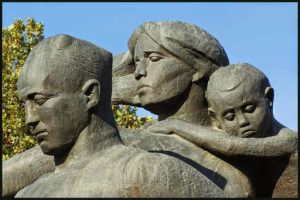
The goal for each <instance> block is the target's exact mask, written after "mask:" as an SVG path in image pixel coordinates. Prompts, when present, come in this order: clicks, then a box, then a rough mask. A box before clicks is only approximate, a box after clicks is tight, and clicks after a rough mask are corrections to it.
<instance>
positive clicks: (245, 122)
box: [238, 112, 250, 127]
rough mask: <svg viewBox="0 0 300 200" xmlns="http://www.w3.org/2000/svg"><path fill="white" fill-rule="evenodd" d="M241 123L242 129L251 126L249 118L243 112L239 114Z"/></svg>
mask: <svg viewBox="0 0 300 200" xmlns="http://www.w3.org/2000/svg"><path fill="white" fill-rule="evenodd" d="M238 118H239V123H240V127H246V126H248V125H250V122H249V120H248V118H247V116H245V114H244V113H243V112H241V113H240V114H239V117H238Z"/></svg>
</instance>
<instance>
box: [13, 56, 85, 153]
mask: <svg viewBox="0 0 300 200" xmlns="http://www.w3.org/2000/svg"><path fill="white" fill-rule="evenodd" d="M51 64H56V63H53V62H51V61H49V60H48V62H34V63H33V64H32V65H31V66H29V67H28V66H27V70H23V71H22V74H21V76H22V80H21V81H20V80H19V81H20V82H19V83H18V91H19V97H20V100H21V101H22V102H23V103H24V105H25V112H26V124H27V125H28V126H29V127H30V128H31V132H32V134H33V135H34V136H35V138H36V140H37V142H38V144H39V145H40V147H41V149H42V151H43V152H44V153H45V154H48V155H58V154H60V153H63V152H64V151H65V150H67V149H69V148H71V147H72V145H73V144H74V142H75V141H76V139H77V136H78V135H79V133H80V132H81V131H82V130H83V129H84V128H85V127H86V126H87V123H88V111H87V108H86V104H85V99H84V96H83V94H81V92H80V90H79V91H78V92H68V87H69V86H68V83H66V82H64V80H65V79H67V76H68V75H67V74H66V73H65V70H64V69H65V67H64V66H63V65H62V66H60V67H56V69H59V70H53V68H52V70H51V67H50V66H49V65H51Z"/></svg>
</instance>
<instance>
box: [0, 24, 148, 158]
mask: <svg viewBox="0 0 300 200" xmlns="http://www.w3.org/2000/svg"><path fill="white" fill-rule="evenodd" d="M43 32H44V25H43V24H42V23H41V22H36V21H35V20H34V19H32V18H28V19H27V23H26V24H25V23H24V22H23V20H21V19H18V20H16V21H14V22H13V24H12V25H10V26H9V27H7V28H6V27H4V28H2V129H3V137H2V144H3V146H2V160H6V159H8V158H10V157H12V156H14V155H15V154H18V153H21V152H23V151H25V150H27V149H29V148H31V147H32V146H34V145H35V144H36V142H35V139H34V138H33V137H32V136H31V135H30V134H28V133H29V130H28V128H27V127H26V125H25V110H24V107H22V106H21V105H20V104H19V98H18V93H17V80H18V77H19V74H20V71H21V68H22V66H23V65H24V62H25V60H26V58H27V56H28V54H29V52H30V51H31V49H32V48H33V47H34V46H35V45H36V44H37V43H38V42H40V41H41V40H42V39H43V38H44V36H43ZM136 110H137V108H136V107H131V106H121V105H113V112H114V115H115V118H116V121H117V123H118V125H120V126H124V127H126V128H140V127H141V126H142V125H144V124H145V123H146V122H150V121H151V120H152V118H151V117H138V116H137V115H136Z"/></svg>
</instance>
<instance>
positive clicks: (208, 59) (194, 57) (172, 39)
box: [128, 21, 229, 77]
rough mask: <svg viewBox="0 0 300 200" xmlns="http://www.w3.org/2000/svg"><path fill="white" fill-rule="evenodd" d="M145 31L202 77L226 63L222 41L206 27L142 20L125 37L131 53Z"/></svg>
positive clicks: (178, 22)
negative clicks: (128, 36) (140, 23)
mask: <svg viewBox="0 0 300 200" xmlns="http://www.w3.org/2000/svg"><path fill="white" fill-rule="evenodd" d="M142 34H146V35H148V36H149V37H150V38H151V39H152V40H154V41H155V42H156V43H158V44H159V45H160V46H162V47H163V48H165V49H166V50H168V51H169V52H171V53H172V54H173V55H175V56H177V57H178V58H179V59H180V60H182V61H183V62H185V63H186V64H188V65H190V66H191V67H193V68H195V69H196V70H197V71H198V72H201V76H202V77H208V76H210V75H211V74H212V73H213V72H214V71H215V70H216V69H217V68H219V67H222V66H226V65H228V64H229V61H228V57H227V55H226V53H225V50H224V49H223V47H222V45H221V44H220V43H219V42H218V40H217V39H216V38H214V37H213V36H212V35H211V34H209V33H208V32H207V31H205V30H202V29H200V28H199V27H197V26H195V25H193V24H188V23H184V22H180V21H161V22H145V23H143V24H142V25H140V26H139V27H138V28H137V29H136V30H135V31H134V33H133V34H132V35H131V37H130V38H129V40H128V48H129V51H130V54H131V57H134V56H133V55H134V49H135V46H136V43H137V41H138V39H139V37H140V36H141V35H142Z"/></svg>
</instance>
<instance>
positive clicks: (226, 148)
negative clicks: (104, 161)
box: [149, 63, 298, 196]
mask: <svg viewBox="0 0 300 200" xmlns="http://www.w3.org/2000/svg"><path fill="white" fill-rule="evenodd" d="M206 99H207V102H208V105H209V108H208V112H209V113H210V116H211V119H212V121H213V122H214V123H213V124H214V125H215V127H214V128H215V129H218V130H220V131H218V132H216V131H212V130H211V129H210V128H207V127H205V126H200V125H195V124H190V123H187V122H185V121H183V120H177V119H175V120H174V119H173V120H169V121H166V122H164V123H158V124H155V125H152V126H151V127H149V129H151V130H152V131H154V132H158V133H165V134H173V133H176V134H178V135H180V136H181V137H183V138H185V139H188V140H190V141H191V142H193V143H195V144H197V145H199V146H200V147H202V148H205V149H207V150H209V151H213V152H215V153H217V154H218V155H222V156H223V157H224V156H226V157H229V158H230V159H231V160H230V159H228V160H230V162H231V163H233V164H235V166H237V167H238V168H239V169H241V170H242V171H244V172H245V173H246V174H248V175H247V176H248V177H249V179H250V180H251V182H252V183H253V185H254V186H255V187H256V188H255V190H256V195H259V196H271V195H272V192H273V190H274V188H275V186H276V183H277V181H278V180H277V179H276V178H270V177H280V175H281V174H282V173H283V171H284V170H285V169H286V167H287V165H289V167H290V168H294V169H293V170H292V171H291V172H289V175H290V176H293V177H294V178H293V179H290V180H289V182H290V183H291V181H293V180H294V181H293V182H292V185H291V186H290V187H289V189H293V190H292V191H289V192H296V191H297V172H296V166H297V165H296V163H293V164H292V163H289V160H290V159H291V158H292V159H293V157H296V154H297V146H298V134H297V133H296V132H294V131H292V130H290V129H288V128H286V127H284V126H283V125H282V124H280V123H279V122H278V121H277V120H276V119H275V118H274V116H273V102H274V91H273V88H272V87H271V85H270V83H269V80H268V78H267V77H266V76H265V74H263V73H262V72H261V71H260V70H258V69H257V68H255V67H254V66H252V65H250V64H246V63H245V64H233V65H228V66H226V67H224V68H220V69H218V70H217V71H216V72H214V73H213V75H212V76H211V77H210V79H209V81H208V87H207V90H206ZM241 159H242V160H241ZM278 187H279V186H277V188H276V189H278ZM285 187H286V186H285ZM286 189H287V188H286ZM281 192H284V191H281ZM290 195H293V196H296V195H295V194H290Z"/></svg>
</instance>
